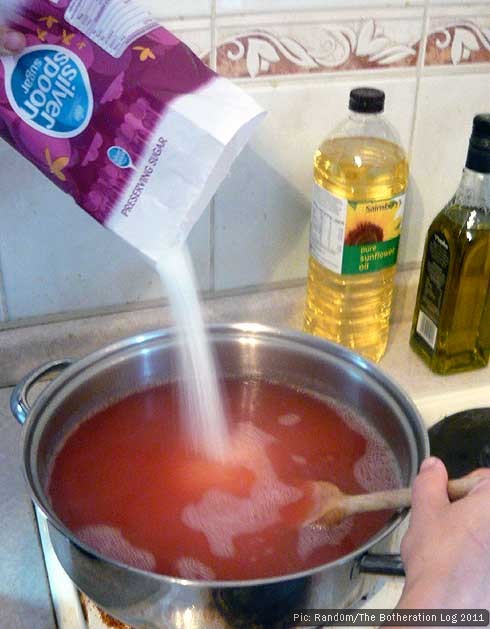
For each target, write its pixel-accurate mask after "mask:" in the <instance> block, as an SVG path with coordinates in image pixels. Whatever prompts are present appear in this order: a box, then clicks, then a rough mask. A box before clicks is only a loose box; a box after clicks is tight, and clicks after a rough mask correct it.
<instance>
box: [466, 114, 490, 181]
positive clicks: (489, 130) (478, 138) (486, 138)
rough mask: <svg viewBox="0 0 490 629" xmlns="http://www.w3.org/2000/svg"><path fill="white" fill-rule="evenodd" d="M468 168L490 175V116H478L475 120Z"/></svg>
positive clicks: (469, 149) (469, 148)
mask: <svg viewBox="0 0 490 629" xmlns="http://www.w3.org/2000/svg"><path fill="white" fill-rule="evenodd" d="M466 168H471V170H476V171H477V172H479V173H490V114H478V115H477V116H475V117H474V119H473V132H472V134H471V137H470V146H469V147H468V157H467V159H466Z"/></svg>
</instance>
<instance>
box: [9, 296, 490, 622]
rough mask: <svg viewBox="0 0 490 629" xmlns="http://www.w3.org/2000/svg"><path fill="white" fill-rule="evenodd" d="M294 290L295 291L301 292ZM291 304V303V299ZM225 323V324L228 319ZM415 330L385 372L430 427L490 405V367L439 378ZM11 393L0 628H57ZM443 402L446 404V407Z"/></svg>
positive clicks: (402, 326)
mask: <svg viewBox="0 0 490 629" xmlns="http://www.w3.org/2000/svg"><path fill="white" fill-rule="evenodd" d="M291 290H293V292H294V290H296V289H291ZM290 297H291V300H290V301H294V300H295V295H294V294H292V295H291V296H290ZM242 299H243V298H242ZM253 299H254V300H255V303H256V306H254V308H252V316H253V313H254V314H258V313H260V314H261V315H262V316H257V317H255V320H258V321H260V322H262V323H266V322H267V321H264V318H265V317H264V310H267V311H268V313H269V314H270V303H271V302H270V296H269V297H268V296H267V295H265V294H264V295H263V299H264V304H263V306H264V307H263V309H261V307H260V298H258V297H257V296H254V297H253ZM257 300H258V301H257ZM286 301H287V303H288V304H289V303H290V301H289V298H288V300H286ZM285 305H287V304H282V307H281V308H280V310H281V311H282V312H283V313H286V315H284V314H283V315H282V316H281V315H277V314H276V315H275V317H274V318H273V319H274V320H273V321H272V322H271V323H273V324H274V325H281V324H282V325H294V324H295V319H294V317H295V315H294V309H291V308H286V307H285ZM208 308H209V305H208ZM276 312H277V311H276ZM242 314H243V311H242ZM220 319H221V320H225V317H224V316H221V317H220ZM281 319H282V320H281ZM284 319H285V320H284ZM249 320H252V317H250V318H249ZM296 322H297V319H296ZM409 329H410V322H409V321H401V322H399V323H397V324H395V325H393V326H392V330H391V336H390V343H389V347H388V350H387V353H386V355H385V357H384V358H383V360H382V361H381V363H380V368H381V369H382V370H384V371H385V372H387V373H388V374H390V375H391V376H392V377H393V378H394V379H395V380H396V381H397V382H398V383H399V385H400V386H401V387H402V388H404V389H405V391H406V392H407V393H408V394H409V395H410V396H411V397H412V399H413V400H414V401H415V403H416V404H417V405H418V406H419V409H420V411H421V413H422V415H423V416H424V419H425V421H426V423H427V425H431V424H432V423H434V422H435V421H437V420H438V419H439V418H441V416H442V414H441V413H444V411H443V410H441V409H442V408H449V409H451V412H457V411H459V410H462V409H464V408H472V407H476V406H483V405H488V404H490V366H489V367H487V368H485V369H482V370H478V371H473V372H468V373H464V374H458V375H453V376H447V377H440V376H435V375H434V374H432V373H431V372H430V371H429V370H428V369H427V368H426V367H425V365H424V364H423V363H422V362H421V361H420V360H419V359H418V358H417V357H416V356H415V354H414V353H413V352H412V351H411V350H410V348H409V346H408V334H409ZM5 333H6V332H3V333H2V334H4V335H5ZM35 333H36V332H35V330H33V334H35ZM99 340H100V338H99ZM69 342H73V339H70V340H69ZM102 344H103V343H102V342H100V345H101V346H102ZM66 355H67V354H66V353H65V351H64V349H63V348H62V350H60V347H59V346H57V348H56V354H55V355H50V356H48V355H46V358H51V359H53V358H61V357H65V356H66ZM38 364H39V363H38ZM10 393H11V388H8V387H7V388H3V389H0V444H1V446H0V474H1V482H0V500H1V504H2V516H3V517H2V526H1V528H0V588H1V589H0V627H9V628H12V629H23V628H24V627H25V628H26V629H32V627H36V629H48V628H49V629H52V628H53V627H54V626H55V623H54V617H53V613H52V609H51V602H50V597H49V590H48V585H47V580H46V574H45V570H44V564H43V560H42V555H41V550H40V545H39V541H38V536H37V531H36V528H35V524H34V512H33V509H32V505H31V502H30V499H29V495H28V492H27V489H26V486H25V483H24V479H23V477H22V472H21V463H20V452H19V442H20V435H21V428H20V426H19V425H18V424H17V423H16V422H15V420H14V419H13V417H12V415H11V413H10V409H9V398H10ZM441 400H444V405H442V403H441Z"/></svg>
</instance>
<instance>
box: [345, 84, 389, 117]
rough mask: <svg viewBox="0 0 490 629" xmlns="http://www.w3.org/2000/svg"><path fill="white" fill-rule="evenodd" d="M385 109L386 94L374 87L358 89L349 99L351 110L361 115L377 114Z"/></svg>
mask: <svg viewBox="0 0 490 629" xmlns="http://www.w3.org/2000/svg"><path fill="white" fill-rule="evenodd" d="M384 108H385V93H384V92H383V91H382V90H377V89H375V88H373V87H356V89H354V90H352V91H351V93H350V98H349V109H350V110H351V111H356V112H358V113H360V114H377V113H380V112H382V111H383V110H384Z"/></svg>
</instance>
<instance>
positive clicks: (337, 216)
mask: <svg viewBox="0 0 490 629" xmlns="http://www.w3.org/2000/svg"><path fill="white" fill-rule="evenodd" d="M404 207H405V195H404V194H400V195H398V196H396V197H391V198H389V199H381V200H380V199H377V200H376V201H348V200H347V199H345V198H342V197H338V196H336V195H334V194H332V193H331V192H330V191H328V190H326V189H325V188H322V187H321V186H319V185H318V184H316V183H315V184H314V187H313V202H312V211H311V234H310V253H311V255H312V256H313V257H314V258H316V260H317V261H318V262H320V264H322V265H323V266H325V267H326V268H327V269H329V270H330V271H333V272H334V273H338V274H342V275H353V274H358V273H372V272H373V271H380V270H381V269H386V268H388V267H390V266H393V265H395V264H396V260H397V257H398V245H399V242H400V228H401V223H402V218H403V210H404Z"/></svg>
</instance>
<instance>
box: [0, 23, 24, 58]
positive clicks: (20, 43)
mask: <svg viewBox="0 0 490 629" xmlns="http://www.w3.org/2000/svg"><path fill="white" fill-rule="evenodd" d="M25 45H26V38H25V37H24V35H23V34H22V33H19V32H18V31H13V30H11V29H10V28H8V27H7V26H0V54H5V53H8V54H15V53H18V52H20V51H21V50H22V49H23V48H24V47H25Z"/></svg>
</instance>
